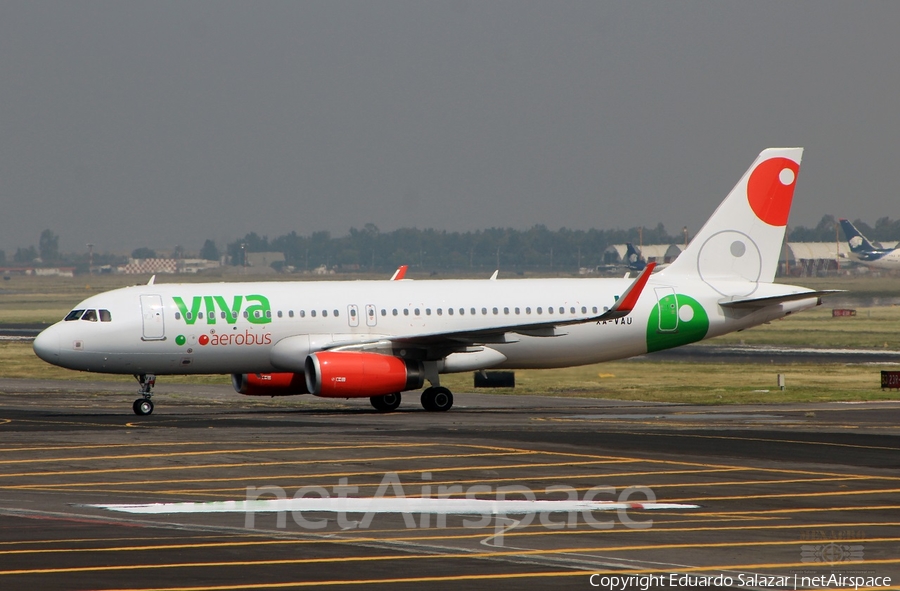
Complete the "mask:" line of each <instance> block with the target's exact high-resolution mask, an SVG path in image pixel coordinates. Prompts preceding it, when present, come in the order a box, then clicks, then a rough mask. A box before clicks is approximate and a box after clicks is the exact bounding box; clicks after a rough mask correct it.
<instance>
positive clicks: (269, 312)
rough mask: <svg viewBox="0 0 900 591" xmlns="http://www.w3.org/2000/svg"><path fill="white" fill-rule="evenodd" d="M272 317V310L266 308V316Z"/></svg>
mask: <svg viewBox="0 0 900 591" xmlns="http://www.w3.org/2000/svg"><path fill="white" fill-rule="evenodd" d="M271 317H272V310H266V318H271Z"/></svg>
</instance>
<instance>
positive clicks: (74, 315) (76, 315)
mask: <svg viewBox="0 0 900 591" xmlns="http://www.w3.org/2000/svg"><path fill="white" fill-rule="evenodd" d="M82 314H84V310H72V311H71V312H69V313H68V314H66V317H65V318H64V320H65V321H66V322H71V321H73V320H80V319H81V315H82Z"/></svg>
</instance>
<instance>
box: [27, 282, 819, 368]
mask: <svg viewBox="0 0 900 591" xmlns="http://www.w3.org/2000/svg"><path fill="white" fill-rule="evenodd" d="M631 283H632V280H631V279H511V280H497V281H487V280H438V281H433V280H429V281H394V282H389V281H355V282H283V283H274V282H254V283H201V284H151V285H140V286H134V287H127V288H122V289H118V290H114V291H110V292H106V293H104V294H100V295H97V296H94V297H91V298H88V299H86V300H84V301H83V302H81V303H80V304H79V305H78V306H76V308H75V310H76V311H77V310H81V311H90V310H97V311H98V313H97V314H95V315H89V318H88V319H81V318H77V316H84V313H81V314H77V313H74V312H73V313H72V314H70V317H71V318H70V319H69V320H64V321H61V322H59V323H57V324H56V325H54V327H52V330H48V331H46V333H45V334H44V335H42V336H41V337H40V338H41V340H40V341H39V342H38V343H36V350H40V351H41V356H42V357H43V358H45V359H47V360H48V361H51V362H52V363H54V364H56V365H60V366H62V367H67V368H71V369H78V370H85V371H93V372H103V373H115V374H144V373H152V374H201V373H268V372H277V371H302V369H303V362H304V360H305V357H306V354H308V353H311V352H315V351H319V350H324V349H334V348H337V347H348V346H349V347H352V346H353V345H354V344H355V343H364V342H366V343H372V342H373V341H378V340H379V339H380V338H382V337H383V338H384V339H385V340H386V341H387V339H390V340H391V341H392V345H391V346H390V348H391V352H392V354H396V355H400V356H403V355H404V354H405V352H404V350H403V345H402V341H403V339H404V338H417V337H420V336H421V335H429V334H450V335H453V334H461V335H466V334H467V333H475V332H477V331H483V330H486V329H494V330H495V329H497V328H498V327H500V328H501V329H502V327H505V326H509V327H510V329H509V331H508V332H505V333H503V335H502V338H494V339H493V340H491V341H489V342H486V343H484V347H485V348H488V349H490V350H492V351H496V352H497V353H499V354H500V355H488V356H485V355H484V354H483V352H480V351H474V350H473V351H468V352H467V351H457V352H456V353H455V355H456V356H457V358H459V357H460V356H462V357H463V359H464V358H465V356H466V355H469V356H470V357H471V358H472V359H471V362H470V363H461V364H459V363H457V364H456V365H454V364H449V363H448V364H447V366H446V367H444V366H443V365H442V366H441V369H442V372H449V371H468V370H471V369H483V368H485V367H497V368H508V369H524V368H553V367H567V366H575V365H584V364H590V363H597V362H601V361H609V360H613V359H622V358H627V357H632V356H635V355H640V354H643V353H646V352H647V351H654V350H659V349H666V348H670V347H675V346H679V345H683V344H686V343H689V342H695V341H699V340H702V339H705V338H710V337H713V336H717V335H721V334H725V333H727V332H731V331H734V330H740V329H743V328H748V327H750V326H754V325H757V324H761V323H763V322H767V321H769V320H772V319H775V318H779V317H782V316H785V315H787V314H790V313H792V312H795V311H799V310H803V309H806V308H809V307H812V306H814V305H816V303H817V299H816V298H815V297H811V298H810V299H807V300H798V301H793V302H784V303H778V304H774V305H772V306H768V307H764V308H761V309H756V310H753V311H736V310H726V309H724V308H722V307H721V306H719V302H720V301H721V300H722V299H723V295H722V293H721V292H722V291H723V285H717V286H716V287H717V289H718V291H716V290H714V289H712V288H711V287H710V286H709V285H707V284H706V283H704V282H702V281H693V282H690V283H686V282H685V281H684V280H683V279H682V280H679V282H678V284H677V285H676V284H675V282H667V281H666V280H665V277H664V274H658V275H652V276H651V278H650V280H649V282H648V284H647V286H646V288H645V289H644V292H643V294H642V296H641V298H640V299H639V301H638V303H637V306H636V307H635V309H634V310H633V311H632V312H631V314H629V315H628V316H627V317H624V318H619V319H615V320H609V321H605V322H601V323H597V322H593V321H585V322H583V323H580V324H569V325H567V326H561V327H558V328H556V329H554V330H533V331H529V330H527V329H525V330H522V329H521V326H522V325H528V324H529V323H535V324H539V323H553V322H556V321H563V320H565V321H573V320H574V321H577V320H579V319H587V318H590V317H596V316H597V315H598V314H601V313H602V312H603V311H605V310H606V309H608V308H609V307H610V306H612V305H613V304H614V302H615V301H616V299H617V297H618V296H619V295H620V294H622V293H623V291H624V290H625V289H627V288H628V286H629V285H630V284H631ZM735 288H736V289H746V284H737V285H736V286H735ZM724 289H727V284H725V285H724ZM786 290H789V291H803V290H804V288H792V287H790V286H784V285H774V284H758V285H757V286H756V289H755V293H754V294H753V297H764V296H765V295H767V293H772V294H776V293H784V292H785V291H786ZM740 295H746V294H745V293H741V294H740ZM101 311H102V313H101ZM93 318H97V319H96V320H93ZM104 318H106V319H108V320H107V321H104V320H103V319H104ZM501 332H502V331H501ZM298 337H299V339H298ZM398 343H399V344H398ZM450 352H451V351H450V350H446V351H444V353H450ZM46 355H50V356H51V358H48V357H47V356H46ZM441 355H443V353H441ZM479 355H480V357H479ZM482 366H483V367H482ZM454 368H457V369H454Z"/></svg>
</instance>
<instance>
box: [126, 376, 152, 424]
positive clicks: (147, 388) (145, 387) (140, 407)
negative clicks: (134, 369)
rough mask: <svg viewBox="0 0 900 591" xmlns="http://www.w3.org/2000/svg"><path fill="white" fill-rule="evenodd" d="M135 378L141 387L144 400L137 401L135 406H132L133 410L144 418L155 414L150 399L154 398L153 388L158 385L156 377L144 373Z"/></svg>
mask: <svg viewBox="0 0 900 591" xmlns="http://www.w3.org/2000/svg"><path fill="white" fill-rule="evenodd" d="M134 377H135V379H137V381H138V383H139V384H140V385H141V389H140V391H139V393H140V394H141V396H142V398H138V399H137V400H135V401H134V404H132V405H131V408H132V409H133V410H134V414H136V415H138V416H141V417H143V416H146V415H149V414H150V413H152V412H153V401H152V400H150V397H151V396H153V386H155V385H156V376H155V375H154V374H152V373H150V374H143V373H142V374H140V375H136V376H134Z"/></svg>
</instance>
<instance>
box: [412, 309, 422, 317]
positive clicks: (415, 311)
mask: <svg viewBox="0 0 900 591" xmlns="http://www.w3.org/2000/svg"><path fill="white" fill-rule="evenodd" d="M419 312H421V310H419V309H418V308H416V309H415V310H413V313H414V314H415V315H416V316H419V315H420V314H419Z"/></svg>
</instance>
